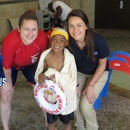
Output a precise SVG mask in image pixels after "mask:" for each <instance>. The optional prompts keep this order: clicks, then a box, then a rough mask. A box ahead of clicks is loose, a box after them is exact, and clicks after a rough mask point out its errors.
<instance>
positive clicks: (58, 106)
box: [34, 80, 67, 115]
mask: <svg viewBox="0 0 130 130" xmlns="http://www.w3.org/2000/svg"><path fill="white" fill-rule="evenodd" d="M45 90H49V91H51V92H52V93H53V94H54V95H55V97H56V103H55V104H52V103H49V102H47V101H46V99H45V98H44V91H45ZM34 97H35V100H36V102H37V103H38V105H39V106H40V107H41V108H42V109H43V110H45V111H46V112H47V113H50V114H54V115H58V114H61V113H62V112H63V111H64V110H65V108H66V105H67V101H66V96H65V93H64V92H63V90H62V89H61V88H60V87H59V86H58V85H57V84H55V83H54V82H52V81H51V80H46V85H45V86H44V87H42V88H41V87H40V86H39V85H38V84H36V85H35V87H34Z"/></svg>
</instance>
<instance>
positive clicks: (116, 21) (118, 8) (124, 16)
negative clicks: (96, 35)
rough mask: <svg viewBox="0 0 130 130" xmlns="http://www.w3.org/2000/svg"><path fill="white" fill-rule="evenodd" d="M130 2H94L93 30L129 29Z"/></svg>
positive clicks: (112, 0)
mask: <svg viewBox="0 0 130 130" xmlns="http://www.w3.org/2000/svg"><path fill="white" fill-rule="evenodd" d="M129 7H130V0H96V1H95V28H106V29H107V28H109V29H130V9H129Z"/></svg>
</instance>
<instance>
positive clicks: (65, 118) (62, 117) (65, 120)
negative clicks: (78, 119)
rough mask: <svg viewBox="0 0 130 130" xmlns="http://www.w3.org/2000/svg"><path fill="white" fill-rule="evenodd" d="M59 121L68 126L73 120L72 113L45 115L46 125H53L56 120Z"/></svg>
mask: <svg viewBox="0 0 130 130" xmlns="http://www.w3.org/2000/svg"><path fill="white" fill-rule="evenodd" d="M58 117H59V119H60V121H61V122H62V123H64V124H68V123H69V122H70V120H74V112H72V113H70V114H68V115H61V114H59V115H52V114H49V113H47V122H48V124H52V123H54V122H55V121H56V120H57V119H58Z"/></svg>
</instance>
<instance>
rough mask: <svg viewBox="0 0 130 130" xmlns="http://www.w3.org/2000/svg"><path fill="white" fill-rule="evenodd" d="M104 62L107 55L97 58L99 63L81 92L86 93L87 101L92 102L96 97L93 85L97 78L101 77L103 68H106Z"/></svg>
mask: <svg viewBox="0 0 130 130" xmlns="http://www.w3.org/2000/svg"><path fill="white" fill-rule="evenodd" d="M106 63H107V57H106V58H104V59H99V65H98V67H97V69H96V71H95V73H94V75H93V77H92V79H91V80H90V82H89V84H87V86H86V88H85V90H84V91H83V92H82V94H86V96H87V98H88V101H89V102H90V103H93V102H94V101H95V99H96V95H95V92H94V85H95V84H96V82H97V81H98V79H99V78H100V77H101V75H102V74H103V73H104V70H105V68H106Z"/></svg>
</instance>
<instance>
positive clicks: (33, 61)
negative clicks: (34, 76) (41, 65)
mask: <svg viewBox="0 0 130 130" xmlns="http://www.w3.org/2000/svg"><path fill="white" fill-rule="evenodd" d="M38 55H39V53H37V54H35V55H33V56H31V59H32V63H35V62H36V61H37V59H38V58H37V56H38Z"/></svg>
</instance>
